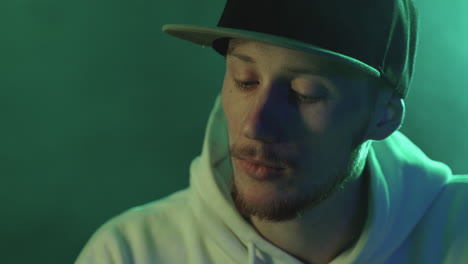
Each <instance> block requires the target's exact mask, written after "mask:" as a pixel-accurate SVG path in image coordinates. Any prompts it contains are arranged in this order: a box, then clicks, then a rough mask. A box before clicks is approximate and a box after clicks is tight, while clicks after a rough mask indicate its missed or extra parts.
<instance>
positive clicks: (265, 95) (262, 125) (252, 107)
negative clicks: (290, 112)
mask: <svg viewBox="0 0 468 264" xmlns="http://www.w3.org/2000/svg"><path fill="white" fill-rule="evenodd" d="M280 85H281V84H275V85H272V86H271V87H258V88H257V89H258V91H257V92H256V93H252V94H251V95H250V96H251V98H249V99H248V100H249V102H248V103H247V104H246V106H247V107H248V108H249V109H248V111H247V112H246V113H247V115H246V117H245V119H244V123H243V135H244V136H245V137H247V138H249V139H252V140H260V141H264V142H277V141H280V140H281V139H282V138H283V137H284V135H283V134H284V132H285V130H284V126H285V125H286V115H287V109H286V108H287V107H286V106H287V104H286V103H285V102H286V101H287V94H285V93H284V92H282V91H287V89H285V87H279V86H280Z"/></svg>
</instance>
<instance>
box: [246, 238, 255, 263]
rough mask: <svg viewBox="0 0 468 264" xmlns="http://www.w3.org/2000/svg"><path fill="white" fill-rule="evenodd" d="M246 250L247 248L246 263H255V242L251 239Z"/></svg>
mask: <svg viewBox="0 0 468 264" xmlns="http://www.w3.org/2000/svg"><path fill="white" fill-rule="evenodd" d="M247 250H248V259H247V263H248V264H256V263H255V244H254V243H253V242H252V241H249V242H248V243H247Z"/></svg>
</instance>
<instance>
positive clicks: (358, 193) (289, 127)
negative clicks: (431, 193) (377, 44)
mask: <svg viewBox="0 0 468 264" xmlns="http://www.w3.org/2000/svg"><path fill="white" fill-rule="evenodd" d="M234 54H241V55H247V56H250V57H251V58H253V60H255V63H253V62H246V61H244V60H242V59H239V58H238V56H235V55H234ZM288 67H289V68H291V67H293V68H301V69H308V70H312V69H313V70H314V72H315V73H313V74H303V73H300V74H299V73H297V72H296V73H293V72H289V71H287V70H286V68H288ZM236 81H239V82H248V83H244V84H243V85H244V87H243V88H242V87H241V86H237V85H236ZM380 87H381V86H379V85H378V84H377V82H376V81H375V80H371V79H369V77H367V76H365V75H363V74H361V73H359V72H357V71H355V70H352V68H349V67H347V66H345V65H343V64H342V63H339V62H336V61H334V60H331V59H330V58H325V57H321V56H318V55H313V54H309V53H305V52H302V51H297V50H291V49H287V48H282V47H277V46H272V45H268V44H264V43H259V42H252V41H243V40H238V39H233V40H231V41H230V43H229V51H228V55H227V57H226V75H225V78H224V82H223V89H222V105H223V110H224V112H225V115H226V120H227V125H228V136H229V146H230V148H229V151H230V155H231V162H232V164H233V175H232V177H233V188H232V197H233V200H234V202H235V205H236V207H237V209H238V210H239V212H240V213H241V215H243V216H244V217H245V219H246V220H247V221H248V222H249V223H250V224H252V226H253V227H254V228H255V229H256V230H257V231H258V233H259V234H260V235H262V236H263V237H264V238H265V239H266V240H268V241H270V242H271V243H272V244H274V245H276V246H278V247H279V248H281V249H283V250H285V251H286V252H288V253H290V254H291V255H293V256H295V257H296V258H298V259H300V260H302V261H304V262H305V263H328V262H329V261H331V260H332V259H333V258H335V257H336V256H337V255H338V254H339V253H340V252H342V251H343V250H345V249H346V248H348V247H349V246H351V245H352V244H353V243H354V242H355V241H356V239H357V238H358V237H359V234H360V232H361V231H362V228H363V225H364V223H365V219H366V216H367V187H366V186H367V185H366V184H367V178H368V173H367V169H366V158H367V154H368V150H369V147H370V144H371V141H372V140H382V139H384V138H386V137H388V136H389V135H390V134H391V133H393V132H394V131H395V130H396V129H398V128H399V126H400V125H401V122H402V119H403V115H404V104H403V101H402V100H401V99H399V98H396V97H395V96H393V93H392V92H391V91H390V90H389V89H384V88H380ZM301 96H308V98H304V97H301ZM237 158H250V159H257V160H266V161H269V162H272V163H273V164H276V165H279V166H282V167H284V168H285V169H284V171H285V174H284V175H281V176H280V177H276V178H274V179H271V180H266V181H260V180H257V179H255V178H252V177H250V176H249V175H248V174H246V172H245V171H244V170H243V169H242V168H241V167H240V166H239V161H238V159H237Z"/></svg>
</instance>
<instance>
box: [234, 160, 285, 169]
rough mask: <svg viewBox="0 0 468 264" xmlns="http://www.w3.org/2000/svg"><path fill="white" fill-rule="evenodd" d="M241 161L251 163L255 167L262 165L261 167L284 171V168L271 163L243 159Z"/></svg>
mask: <svg viewBox="0 0 468 264" xmlns="http://www.w3.org/2000/svg"><path fill="white" fill-rule="evenodd" d="M241 159H242V160H245V161H247V162H250V163H252V164H255V165H260V166H264V167H269V168H274V169H284V168H283V167H280V166H278V165H276V164H274V163H272V162H269V161H261V160H254V159H248V158H241Z"/></svg>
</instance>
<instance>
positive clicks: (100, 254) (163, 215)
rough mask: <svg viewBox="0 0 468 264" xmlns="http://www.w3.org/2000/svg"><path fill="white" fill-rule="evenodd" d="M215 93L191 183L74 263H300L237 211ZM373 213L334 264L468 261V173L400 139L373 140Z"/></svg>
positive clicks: (131, 213) (134, 213) (129, 215)
mask: <svg viewBox="0 0 468 264" xmlns="http://www.w3.org/2000/svg"><path fill="white" fill-rule="evenodd" d="M228 146H229V145H228V138H227V129H226V120H225V116H224V112H223V109H222V106H221V99H220V95H218V97H217V98H216V101H215V104H214V108H213V110H212V112H211V114H210V117H209V121H208V125H207V129H206V134H205V138H204V144H203V150H202V154H201V155H200V156H198V157H196V158H195V159H194V160H193V161H192V163H191V165H190V186H189V187H188V188H186V189H184V190H181V191H178V192H176V193H174V194H172V195H170V196H168V197H165V198H163V199H161V200H157V201H154V202H151V203H148V204H145V205H143V206H138V207H135V208H132V209H130V210H128V211H126V212H124V213H122V214H120V215H118V216H116V217H114V218H112V219H111V220H109V221H108V222H106V223H105V224H104V225H103V226H102V227H100V228H99V229H98V230H97V231H96V233H95V234H94V235H93V236H92V237H91V239H90V240H89V242H88V243H87V244H86V246H85V247H84V249H83V250H82V252H81V253H80V255H79V257H78V259H77V260H76V262H75V263H76V264H91V263H92V264H110V263H113V264H121V263H125V264H150V263H151V264H157V263H169V264H174V263H216V264H234V263H245V264H256V263H277V264H279V263H281V264H296V263H302V262H301V261H299V260H297V259H296V258H294V257H293V256H291V255H290V254H288V253H286V252H285V251H283V250H281V249H279V248H278V247H276V246H274V245H273V244H271V243H270V242H268V241H266V240H265V239H263V238H262V237H261V236H260V235H259V234H258V233H257V232H256V231H255V229H254V228H253V227H252V226H251V225H250V224H248V223H247V222H246V221H245V220H244V219H243V218H242V217H241V215H240V214H239V213H238V211H237V210H236V208H235V206H234V204H233V202H232V198H231V196H230V186H231V184H232V182H231V179H230V177H229V175H230V173H231V170H232V167H231V162H230V157H229V154H228ZM367 162H368V164H369V168H370V173H371V177H370V178H371V180H370V184H369V188H370V190H369V191H370V192H369V212H368V218H367V221H366V224H365V228H364V230H363V232H362V234H361V235H360V238H359V240H358V242H357V243H356V244H355V245H354V246H353V247H352V248H349V249H348V250H346V251H344V252H342V253H341V254H340V255H339V256H338V257H336V258H335V259H334V260H333V261H332V262H330V264H351V263H359V264H360V263H371V264H380V263H395V264H405V263H408V264H419V263H421V264H422V263H424V264H431V263H433V264H442V263H443V264H461V263H468V224H467V223H466V222H465V221H468V206H467V205H466V203H468V176H455V175H452V172H451V170H450V168H449V167H448V166H446V165H445V164H442V163H440V162H436V161H433V160H431V159H429V158H428V157H427V156H426V155H425V154H424V153H423V152H422V151H421V150H420V149H419V148H418V147H417V146H415V145H414V144H413V143H412V142H411V141H410V140H409V139H408V138H406V137H405V136H404V135H403V134H402V133H400V132H395V133H393V134H392V135H391V136H390V137H388V138H387V139H385V140H382V141H377V142H373V143H372V147H371V149H370V152H369V156H368V160H367Z"/></svg>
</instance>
